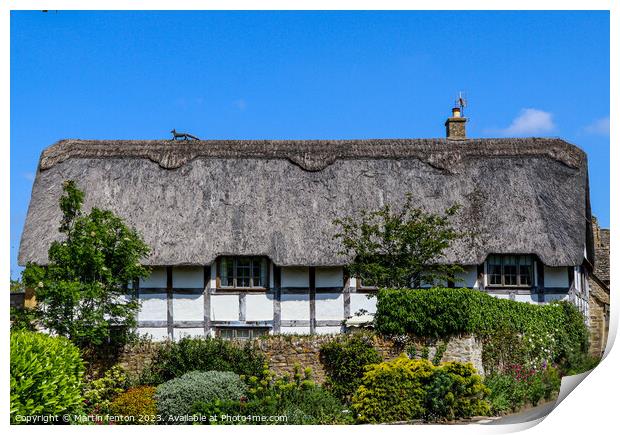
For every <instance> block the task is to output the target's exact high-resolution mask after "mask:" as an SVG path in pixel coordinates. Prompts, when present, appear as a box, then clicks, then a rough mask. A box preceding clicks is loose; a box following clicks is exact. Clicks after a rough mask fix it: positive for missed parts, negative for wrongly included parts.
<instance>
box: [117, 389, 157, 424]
mask: <svg viewBox="0 0 620 435" xmlns="http://www.w3.org/2000/svg"><path fill="white" fill-rule="evenodd" d="M155 390H156V389H155V387H149V386H141V387H135V388H130V389H129V390H127V391H125V392H124V393H122V394H120V395H119V396H117V397H116V398H115V399H114V400H113V401H112V403H111V404H110V407H109V409H110V414H111V415H113V416H123V417H129V419H128V420H127V421H125V422H126V423H127V424H155V423H156V414H157V404H156V403H155Z"/></svg>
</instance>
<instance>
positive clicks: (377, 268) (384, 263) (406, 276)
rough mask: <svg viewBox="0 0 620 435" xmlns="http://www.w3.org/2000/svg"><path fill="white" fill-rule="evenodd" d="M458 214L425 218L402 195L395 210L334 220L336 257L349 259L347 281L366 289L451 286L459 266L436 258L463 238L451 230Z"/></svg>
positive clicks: (450, 210)
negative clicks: (358, 282)
mask: <svg viewBox="0 0 620 435" xmlns="http://www.w3.org/2000/svg"><path fill="white" fill-rule="evenodd" d="M458 210H459V206H458V205H454V206H452V207H450V208H448V209H446V210H445V212H444V214H443V215H438V214H432V213H427V212H425V211H423V210H421V209H419V208H415V207H414V206H413V200H412V197H411V194H408V195H407V198H406V200H405V203H404V205H403V207H402V209H400V210H393V209H392V208H391V207H390V206H389V205H385V206H383V207H382V208H380V209H379V210H376V211H370V212H366V211H365V212H362V213H361V215H360V216H359V217H357V218H353V217H347V218H345V219H337V220H335V221H334V223H335V224H336V225H338V226H339V232H338V233H337V234H336V235H335V236H334V237H335V238H338V239H340V240H341V244H342V250H341V251H340V252H339V254H341V255H352V256H353V261H352V262H351V263H350V264H349V265H348V266H347V272H348V273H349V275H351V276H356V277H359V278H361V279H362V281H363V282H364V284H365V285H375V286H378V287H389V288H411V287H419V286H420V285H421V284H430V285H437V284H439V283H442V282H455V281H456V278H455V274H456V273H458V272H461V271H462V270H463V269H462V267H460V266H458V265H447V264H440V263H439V261H438V260H439V259H440V258H441V257H442V255H443V252H444V251H445V249H447V248H448V247H449V246H450V243H451V242H452V241H453V240H456V239H459V238H461V237H463V235H464V234H463V233H460V232H458V231H457V230H455V229H454V228H452V225H451V222H450V221H451V218H452V217H453V216H454V215H456V213H457V212H458Z"/></svg>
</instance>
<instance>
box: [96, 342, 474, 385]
mask: <svg viewBox="0 0 620 435" xmlns="http://www.w3.org/2000/svg"><path fill="white" fill-rule="evenodd" d="M336 337H338V335H273V336H269V337H263V338H260V339H256V340H255V343H256V345H257V346H258V348H259V349H260V350H261V351H262V352H264V353H265V355H266V357H267V361H268V363H269V368H270V369H271V370H273V371H274V372H275V373H277V374H278V375H284V374H292V373H293V372H294V368H295V365H299V366H300V367H301V368H302V369H305V368H308V367H309V368H311V369H312V376H313V378H314V380H315V381H317V382H320V383H322V382H324V381H325V370H324V368H323V365H322V364H321V360H320V350H321V345H323V344H324V343H327V342H329V341H332V340H334V339H336ZM373 342H374V346H375V348H376V349H377V350H378V351H379V353H380V354H381V356H382V357H383V359H384V360H389V359H393V358H396V357H397V356H398V355H400V354H401V353H402V352H404V347H403V345H402V344H399V343H396V342H394V341H391V340H387V339H383V338H380V337H378V336H373ZM163 343H164V342H145V343H140V344H137V345H130V346H126V347H125V348H124V349H123V350H122V351H121V352H119V353H118V354H112V353H109V354H106V356H105V357H103V358H99V359H98V360H97V361H92V359H89V358H87V360H89V361H91V362H90V363H89V365H88V372H89V374H90V376H93V377H97V376H100V375H102V374H103V372H105V370H106V369H108V368H109V367H111V366H112V365H114V364H119V365H120V366H121V367H123V368H124V369H125V370H127V371H128V372H129V373H130V375H131V376H138V375H139V374H140V373H141V372H142V370H143V369H144V368H145V367H146V366H147V365H148V364H149V363H150V362H151V360H152V358H153V356H154V355H155V353H156V352H157V349H158V347H159V346H162V345H163ZM411 344H412V345H414V346H415V347H416V348H417V349H418V355H419V353H420V351H421V349H422V348H424V347H427V348H428V358H429V359H433V357H434V356H435V352H436V348H437V343H432V342H429V341H426V340H422V339H416V340H414V341H413V342H411V343H410V345H411ZM446 344H447V346H446V350H445V351H444V354H443V357H442V358H441V361H442V362H446V361H461V362H471V363H473V364H474V367H476V369H477V370H478V372H479V373H483V368H482V344H481V343H480V342H479V341H478V340H476V339H475V338H474V337H473V336H464V337H455V338H452V339H451V340H449V341H448V342H447V343H446Z"/></svg>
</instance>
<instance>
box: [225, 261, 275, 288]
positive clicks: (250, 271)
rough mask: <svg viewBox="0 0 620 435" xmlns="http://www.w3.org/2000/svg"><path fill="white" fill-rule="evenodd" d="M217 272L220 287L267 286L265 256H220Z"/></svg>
mask: <svg viewBox="0 0 620 435" xmlns="http://www.w3.org/2000/svg"><path fill="white" fill-rule="evenodd" d="M219 272H220V287H233V288H252V287H261V288H264V287H267V259H266V258H265V257H222V258H220V270H219Z"/></svg>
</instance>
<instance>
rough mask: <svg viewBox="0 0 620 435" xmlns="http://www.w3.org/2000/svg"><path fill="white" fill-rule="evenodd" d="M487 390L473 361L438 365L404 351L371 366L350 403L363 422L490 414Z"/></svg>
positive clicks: (389, 421) (441, 418)
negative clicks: (392, 358)
mask: <svg viewBox="0 0 620 435" xmlns="http://www.w3.org/2000/svg"><path fill="white" fill-rule="evenodd" d="M488 393H489V390H488V389H487V387H485V385H484V384H483V382H482V378H481V377H480V376H479V375H478V374H477V373H476V370H475V369H474V367H473V365H472V364H471V363H467V364H464V363H460V362H449V363H443V364H441V365H439V366H435V365H433V364H432V363H431V362H430V361H428V360H426V359H420V360H412V359H409V358H408V357H407V356H406V355H402V356H400V357H399V358H396V359H395V360H392V361H387V362H384V363H381V364H376V365H374V366H371V367H370V368H369V370H368V371H367V372H366V373H365V374H364V377H363V379H362V384H361V385H360V387H359V388H358V390H357V392H356V393H355V395H354V396H353V398H352V407H353V409H354V410H355V412H356V413H357V420H358V422H360V423H391V422H396V421H410V420H416V419H423V420H427V421H429V420H430V421H437V420H454V419H458V418H466V417H473V416H475V415H488V413H489V412H490V408H489V404H488V403H487V402H486V400H485V398H486V395H487V394H488Z"/></svg>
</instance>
